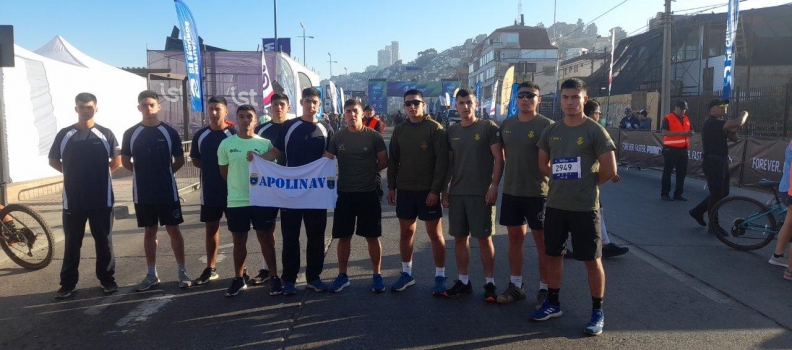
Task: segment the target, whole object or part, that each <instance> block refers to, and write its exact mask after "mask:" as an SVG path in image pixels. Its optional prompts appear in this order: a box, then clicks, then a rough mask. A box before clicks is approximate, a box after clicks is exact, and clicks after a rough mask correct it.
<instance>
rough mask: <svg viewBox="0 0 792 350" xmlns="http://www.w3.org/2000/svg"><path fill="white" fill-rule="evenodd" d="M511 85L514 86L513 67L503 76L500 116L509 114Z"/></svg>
mask: <svg viewBox="0 0 792 350" xmlns="http://www.w3.org/2000/svg"><path fill="white" fill-rule="evenodd" d="M512 84H514V66H511V67H509V69H508V70H506V75H504V76H503V87H501V93H500V95H501V106H500V115H501V116H506V115H507V113H508V112H509V101H511V92H512Z"/></svg>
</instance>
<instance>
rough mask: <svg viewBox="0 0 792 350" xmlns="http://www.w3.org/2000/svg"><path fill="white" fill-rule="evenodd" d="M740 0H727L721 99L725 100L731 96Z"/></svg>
mask: <svg viewBox="0 0 792 350" xmlns="http://www.w3.org/2000/svg"><path fill="white" fill-rule="evenodd" d="M739 3H740V0H729V9H728V12H727V13H726V50H724V56H725V61H724V63H723V98H724V99H727V98H729V96H730V95H731V90H732V80H733V79H732V77H733V73H732V72H733V70H734V68H733V67H735V62H734V57H735V55H734V41H735V39H736V37H737V20H738V19H739V16H740V9H739Z"/></svg>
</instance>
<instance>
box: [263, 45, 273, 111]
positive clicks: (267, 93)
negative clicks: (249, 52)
mask: <svg viewBox="0 0 792 350" xmlns="http://www.w3.org/2000/svg"><path fill="white" fill-rule="evenodd" d="M261 92H262V93H261V102H262V103H263V104H264V107H265V108H266V107H267V106H269V105H270V100H272V95H274V94H275V90H273V89H272V79H270V72H269V69H267V59H266V57H264V52H263V51H262V52H261Z"/></svg>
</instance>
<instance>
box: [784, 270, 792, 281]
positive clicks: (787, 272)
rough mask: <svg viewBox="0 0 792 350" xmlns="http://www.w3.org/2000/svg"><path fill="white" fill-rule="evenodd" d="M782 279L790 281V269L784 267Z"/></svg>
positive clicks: (791, 279)
mask: <svg viewBox="0 0 792 350" xmlns="http://www.w3.org/2000/svg"><path fill="white" fill-rule="evenodd" d="M784 279H785V280H790V281H792V271H789V270H787V269H784Z"/></svg>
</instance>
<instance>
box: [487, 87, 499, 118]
mask: <svg viewBox="0 0 792 350" xmlns="http://www.w3.org/2000/svg"><path fill="white" fill-rule="evenodd" d="M497 94H498V81H497V80H495V83H494V84H492V101H490V110H489V115H490V118H495V100H496V97H497V96H498V95H497Z"/></svg>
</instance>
